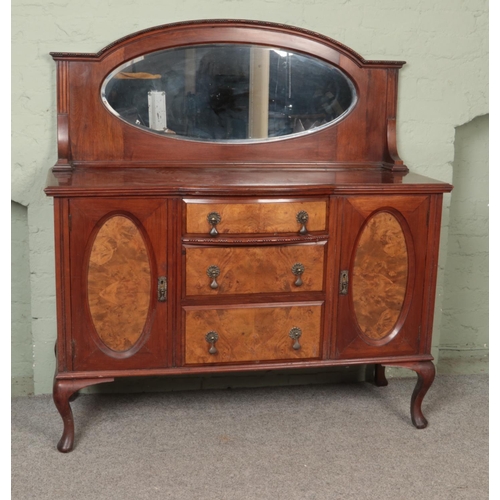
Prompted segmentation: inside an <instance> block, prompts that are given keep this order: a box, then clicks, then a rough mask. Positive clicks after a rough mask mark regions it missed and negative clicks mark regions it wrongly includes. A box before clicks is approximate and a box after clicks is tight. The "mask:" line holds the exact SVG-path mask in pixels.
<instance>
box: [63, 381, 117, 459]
mask: <svg viewBox="0 0 500 500" xmlns="http://www.w3.org/2000/svg"><path fill="white" fill-rule="evenodd" d="M113 380H114V379H112V378H99V379H68V380H66V379H59V380H58V379H57V378H55V379H54V391H53V398H54V403H55V405H56V408H57V410H58V411H59V414H60V415H61V418H62V420H63V425H64V429H63V434H62V436H61V439H60V440H59V443H57V449H58V450H59V451H60V452H61V453H68V452H69V451H71V450H72V449H73V444H74V441H75V423H74V419H73V412H72V411H71V406H70V404H69V403H70V400H71V399H70V398H71V396H73V395H74V394H75V393H76V392H77V391H79V390H80V389H83V388H84V387H88V386H89V385H95V384H102V383H104V382H112V381H113Z"/></svg>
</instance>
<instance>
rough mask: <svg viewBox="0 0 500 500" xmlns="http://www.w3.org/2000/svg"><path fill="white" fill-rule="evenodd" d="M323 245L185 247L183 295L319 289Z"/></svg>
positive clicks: (321, 284)
mask: <svg viewBox="0 0 500 500" xmlns="http://www.w3.org/2000/svg"><path fill="white" fill-rule="evenodd" d="M325 248H326V244H325V242H320V243H311V244H303V245H282V246H262V247H193V246H186V247H185V253H186V265H185V266H184V268H185V272H186V279H185V283H186V290H185V293H186V296H192V295H217V294H241V293H269V292H302V291H322V290H323V264H324V258H325Z"/></svg>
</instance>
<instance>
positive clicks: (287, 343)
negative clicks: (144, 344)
mask: <svg viewBox="0 0 500 500" xmlns="http://www.w3.org/2000/svg"><path fill="white" fill-rule="evenodd" d="M184 311H185V315H186V316H185V318H186V322H185V355H186V363H187V364H203V363H232V362H247V361H272V360H279V359H281V360H283V359H307V358H318V357H319V356H320V343H321V342H320V339H321V311H322V305H321V303H319V302H316V303H308V304H307V303H304V304H300V305H293V306H281V307H265V306H261V307H258V306H255V307H241V306H240V307H238V306H233V307H230V306H226V307H210V308H207V307H203V306H201V307H195V306H193V307H185V308H184ZM293 327H298V328H300V329H301V330H302V335H301V336H300V338H299V343H300V346H301V347H300V349H294V348H293V344H294V340H293V339H292V338H290V336H289V334H290V330H291V329H292V328H293ZM211 331H215V332H217V335H218V337H219V338H218V340H217V342H215V347H216V349H217V352H216V353H215V354H210V353H209V349H210V344H209V343H208V342H207V340H206V338H205V336H206V334H207V333H208V332H211Z"/></svg>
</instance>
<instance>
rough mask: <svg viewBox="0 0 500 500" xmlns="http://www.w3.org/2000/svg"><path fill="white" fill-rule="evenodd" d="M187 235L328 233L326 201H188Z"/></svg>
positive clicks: (186, 202)
mask: <svg viewBox="0 0 500 500" xmlns="http://www.w3.org/2000/svg"><path fill="white" fill-rule="evenodd" d="M184 202H185V204H186V232H187V233H206V234H207V235H211V236H217V235H218V234H230V233H234V234H237V233H243V234H244V233H293V232H299V231H301V232H302V234H307V232H309V231H324V230H325V229H326V212H327V209H326V208H327V207H326V205H327V203H326V201H283V202H278V201H272V202H270V201H266V200H259V201H258V202H257V201H255V202H248V203H242V202H239V203H225V202H224V203H210V202H204V201H203V202H198V201H197V200H184Z"/></svg>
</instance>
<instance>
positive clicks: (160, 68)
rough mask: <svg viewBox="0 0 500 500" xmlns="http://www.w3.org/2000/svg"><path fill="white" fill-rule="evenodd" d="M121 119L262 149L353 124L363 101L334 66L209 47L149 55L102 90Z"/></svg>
mask: <svg viewBox="0 0 500 500" xmlns="http://www.w3.org/2000/svg"><path fill="white" fill-rule="evenodd" d="M101 98H102V101H103V103H104V105H105V106H106V108H107V110H108V111H110V112H111V113H112V114H113V115H114V116H116V117H117V118H119V119H121V120H122V121H124V122H126V123H128V124H130V125H132V126H135V127H137V128H138V129H140V130H145V131H148V132H152V133H155V134H158V135H161V136H163V137H168V138H173V139H183V140H189V141H206V142H221V143H230V144H231V143H232V144H235V143H241V144H246V143H255V142H268V141H276V140H281V139H289V138H293V137H298V136H301V135H304V134H308V133H313V132H316V131H319V130H322V129H324V128H326V127H329V126H333V125H335V124H336V123H338V122H339V121H341V120H343V119H346V117H347V116H348V115H349V113H351V112H352V110H353V109H354V108H355V106H356V103H357V101H358V93H357V90H356V86H355V84H354V82H353V80H352V78H351V77H350V76H348V75H347V74H346V72H345V71H343V70H342V69H340V68H339V67H338V66H336V65H335V64H332V63H330V62H326V61H324V60H321V59H319V58H317V57H315V56H311V55H309V54H303V53H299V52H296V51H291V50H288V49H284V48H282V47H274V46H266V45H255V44H244V43H217V44H214V43H205V44H197V45H189V46H185V47H183V46H179V47H175V48H167V49H163V50H158V51H153V52H148V53H145V54H143V55H141V56H139V57H135V58H133V59H131V60H129V61H126V62H124V63H122V64H120V66H118V67H117V68H115V69H114V70H113V71H111V72H110V73H109V74H108V75H106V77H105V79H104V81H103V83H102V85H101Z"/></svg>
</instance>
